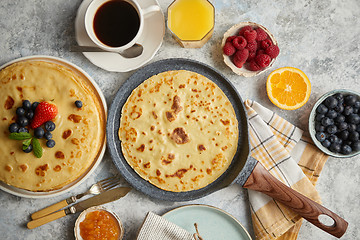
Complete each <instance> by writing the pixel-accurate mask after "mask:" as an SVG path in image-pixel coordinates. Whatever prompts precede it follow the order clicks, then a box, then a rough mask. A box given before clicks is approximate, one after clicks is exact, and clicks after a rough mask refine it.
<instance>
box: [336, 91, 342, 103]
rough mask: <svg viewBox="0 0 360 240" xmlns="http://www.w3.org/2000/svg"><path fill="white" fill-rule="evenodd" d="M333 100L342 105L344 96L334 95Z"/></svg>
mask: <svg viewBox="0 0 360 240" xmlns="http://www.w3.org/2000/svg"><path fill="white" fill-rule="evenodd" d="M334 98H336V100H338V102H339V103H343V102H344V95H342V93H336V94H335V95H334Z"/></svg>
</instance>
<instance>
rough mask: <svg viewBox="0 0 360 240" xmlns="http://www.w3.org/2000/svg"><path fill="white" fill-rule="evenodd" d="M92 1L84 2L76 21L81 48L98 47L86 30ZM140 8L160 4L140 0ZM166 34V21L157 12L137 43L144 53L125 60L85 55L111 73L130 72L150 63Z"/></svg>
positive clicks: (104, 54)
mask: <svg viewBox="0 0 360 240" xmlns="http://www.w3.org/2000/svg"><path fill="white" fill-rule="evenodd" d="M90 2H91V0H84V1H83V2H82V3H81V5H80V7H79V9H78V12H77V16H76V19H75V35H76V41H77V42H78V44H79V45H80V46H96V45H95V44H94V43H93V42H92V41H91V39H90V38H89V36H88V35H87V33H86V30H85V23H84V19H85V11H86V9H87V7H88V5H89V4H90ZM138 2H139V5H140V7H142V8H146V7H148V6H151V5H154V4H157V5H159V4H158V2H157V1H156V0H140V1H138ZM164 34H165V20H164V15H163V13H162V12H161V11H156V12H154V13H153V14H152V15H150V16H149V17H147V18H146V19H145V21H144V30H143V33H142V35H141V36H140V38H139V40H138V41H137V43H140V44H141V45H143V47H144V50H143V53H142V54H141V55H140V56H138V57H135V58H124V57H122V56H121V55H120V54H117V53H110V52H84V53H83V54H84V55H85V57H86V58H87V59H89V60H90V62H92V63H93V64H94V65H96V66H98V67H100V68H102V69H105V70H107V71H110V72H128V71H131V70H134V69H137V68H139V67H141V66H143V65H144V64H146V63H147V62H149V61H150V60H151V59H152V58H153V57H154V55H155V53H156V52H157V51H158V50H159V48H160V46H161V44H162V41H163V38H164Z"/></svg>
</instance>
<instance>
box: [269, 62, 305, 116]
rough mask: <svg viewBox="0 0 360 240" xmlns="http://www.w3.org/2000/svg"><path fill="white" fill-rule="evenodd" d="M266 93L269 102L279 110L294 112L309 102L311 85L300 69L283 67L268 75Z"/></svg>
mask: <svg viewBox="0 0 360 240" xmlns="http://www.w3.org/2000/svg"><path fill="white" fill-rule="evenodd" d="M266 91H267V94H268V97H269V99H270V101H271V102H272V103H273V104H275V105H276V106H278V107H279V108H281V109H285V110H295V109H298V108H300V107H302V106H304V104H305V103H306V102H307V101H308V100H309V97H310V93H311V83H310V81H309V78H308V77H307V76H306V75H305V73H304V72H303V71H301V70H300V69H297V68H293V67H283V68H279V69H276V70H275V71H273V72H272V73H270V75H269V76H268V78H267V81H266Z"/></svg>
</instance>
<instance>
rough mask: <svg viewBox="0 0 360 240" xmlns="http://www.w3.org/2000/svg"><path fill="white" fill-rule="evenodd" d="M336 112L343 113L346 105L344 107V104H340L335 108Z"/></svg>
mask: <svg viewBox="0 0 360 240" xmlns="http://www.w3.org/2000/svg"><path fill="white" fill-rule="evenodd" d="M334 110H335V111H336V112H337V113H342V112H343V111H344V105H342V103H339V104H338V105H337V106H336V107H335V108H334Z"/></svg>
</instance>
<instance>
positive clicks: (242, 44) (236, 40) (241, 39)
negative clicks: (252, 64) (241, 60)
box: [232, 36, 247, 50]
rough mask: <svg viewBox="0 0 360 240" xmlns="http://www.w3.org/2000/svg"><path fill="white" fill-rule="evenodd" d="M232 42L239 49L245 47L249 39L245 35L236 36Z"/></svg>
mask: <svg viewBox="0 0 360 240" xmlns="http://www.w3.org/2000/svg"><path fill="white" fill-rule="evenodd" d="M232 44H233V45H234V47H235V48H237V49H239V50H240V49H244V48H245V46H246V44H247V41H246V39H245V38H244V37H242V36H237V37H236V38H234V40H233V41H232Z"/></svg>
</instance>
